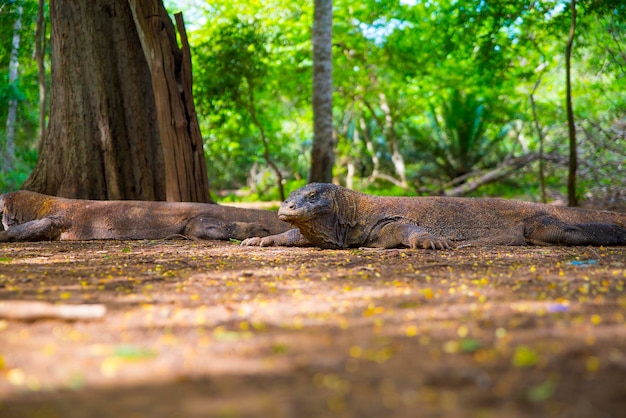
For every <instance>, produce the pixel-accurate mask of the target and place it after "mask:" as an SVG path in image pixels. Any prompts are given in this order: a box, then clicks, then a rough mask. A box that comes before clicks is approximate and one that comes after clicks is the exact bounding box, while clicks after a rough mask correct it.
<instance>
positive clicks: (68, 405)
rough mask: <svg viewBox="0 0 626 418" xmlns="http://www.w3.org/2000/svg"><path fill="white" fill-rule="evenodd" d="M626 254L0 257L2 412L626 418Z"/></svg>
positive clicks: (115, 252) (195, 248) (49, 248)
mask: <svg viewBox="0 0 626 418" xmlns="http://www.w3.org/2000/svg"><path fill="white" fill-rule="evenodd" d="M625 263H626V248H623V247H622V248H587V247H572V248H561V247H558V248H556V247H555V248H547V247H497V248H464V249H458V250H454V251H430V250H375V249H358V250H347V251H329V250H325V251H321V250H317V249H292V248H241V247H239V246H237V245H236V244H234V243H223V242H200V243H198V242H192V241H157V242H149V241H133V242H113V241H109V242H104V241H95V242H57V243H18V244H0V300H43V301H50V302H55V303H59V304H79V303H102V304H105V305H106V307H107V313H106V315H105V317H104V318H103V319H102V320H94V321H87V320H82V321H73V322H72V321H64V320H59V319H47V320H36V321H30V322H27V321H18V320H13V319H0V417H17V418H19V417H133V418H139V417H151V418H152V417H156V418H159V417H200V416H214V417H279V418H281V417H298V418H299V417H321V416H337V417H372V418H374V417H375V418H379V417H447V416H453V417H543V416H545V417H618V416H624V415H622V414H623V413H624V412H625V411H626V326H625V321H626V319H625V317H626V293H625V292H624V282H625V281H626V264H625Z"/></svg>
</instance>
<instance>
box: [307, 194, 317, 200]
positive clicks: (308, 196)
mask: <svg viewBox="0 0 626 418" xmlns="http://www.w3.org/2000/svg"><path fill="white" fill-rule="evenodd" d="M306 197H307V198H308V199H309V200H310V201H313V200H315V198H316V197H317V192H310V193H309V194H308V195H307V196H306Z"/></svg>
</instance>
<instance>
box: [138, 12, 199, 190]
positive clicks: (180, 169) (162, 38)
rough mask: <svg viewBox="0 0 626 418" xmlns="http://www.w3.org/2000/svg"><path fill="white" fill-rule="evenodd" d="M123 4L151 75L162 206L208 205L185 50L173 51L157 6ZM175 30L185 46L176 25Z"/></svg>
mask: <svg viewBox="0 0 626 418" xmlns="http://www.w3.org/2000/svg"><path fill="white" fill-rule="evenodd" d="M129 4H130V8H131V11H132V14H133V19H134V21H135V26H136V28H137V33H138V35H139V39H140V41H141V45H142V48H143V51H144V54H145V56H146V59H147V61H148V66H149V67H150V73H151V75H152V89H153V92H154V97H155V103H156V110H157V123H158V127H159V135H160V137H161V142H162V144H163V155H164V158H165V178H166V187H165V190H166V195H167V200H168V201H188V202H209V201H211V197H210V195H209V184H208V177H207V175H206V161H205V157H204V148H203V142H202V137H201V135H200V128H199V126H198V120H197V118H196V114H195V109H194V108H193V97H192V96H191V80H190V77H191V70H190V67H191V64H190V62H191V61H190V57H189V50H188V49H187V50H181V49H180V48H179V47H178V43H177V40H176V31H175V29H174V25H173V24H172V21H171V20H170V18H169V16H168V15H167V11H166V10H165V8H164V7H163V4H162V2H160V1H152V2H147V1H140V0H129ZM177 19H178V18H177ZM178 29H179V33H180V34H181V38H182V39H183V42H184V44H186V42H185V40H186V35H185V32H184V26H182V20H180V21H179V27H178Z"/></svg>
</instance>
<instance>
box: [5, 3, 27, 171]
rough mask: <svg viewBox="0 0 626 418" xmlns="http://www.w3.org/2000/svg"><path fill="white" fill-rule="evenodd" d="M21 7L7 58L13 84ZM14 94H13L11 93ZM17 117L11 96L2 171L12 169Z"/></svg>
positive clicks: (18, 50) (16, 73)
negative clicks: (9, 56)
mask: <svg viewBox="0 0 626 418" xmlns="http://www.w3.org/2000/svg"><path fill="white" fill-rule="evenodd" d="M23 10H24V9H23V7H22V6H21V5H20V6H18V7H17V19H16V20H15V25H13V40H12V42H11V58H10V60H9V85H11V86H12V85H14V84H15V82H16V81H17V75H18V69H19V64H20V63H19V60H18V54H19V52H20V31H21V30H22V12H23ZM13 96H14V95H13ZM16 119H17V98H15V97H13V98H11V99H10V100H9V109H8V112H7V130H6V132H7V133H6V142H5V147H4V150H2V151H3V154H4V155H3V161H2V171H4V172H5V173H8V172H10V171H11V170H12V169H13V159H14V157H15V120H16Z"/></svg>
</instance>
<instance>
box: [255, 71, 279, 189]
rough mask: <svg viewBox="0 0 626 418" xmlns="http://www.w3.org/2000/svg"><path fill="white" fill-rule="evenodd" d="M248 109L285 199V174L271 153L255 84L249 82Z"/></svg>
mask: <svg viewBox="0 0 626 418" xmlns="http://www.w3.org/2000/svg"><path fill="white" fill-rule="evenodd" d="M246 107H247V108H248V111H249V112H250V117H252V123H254V125H255V126H256V127H257V129H258V130H259V134H260V135H261V141H262V143H263V158H264V159H265V162H266V163H267V165H269V166H270V168H271V169H272V170H273V171H274V173H275V174H276V182H277V186H278V193H279V194H280V200H281V201H283V200H285V187H284V185H283V174H282V173H281V172H280V169H279V168H278V166H277V165H276V163H275V162H274V161H273V160H272V156H271V154H270V144H269V141H268V140H267V136H266V135H265V129H264V128H263V125H262V124H261V121H260V120H259V118H258V117H257V114H256V102H255V100H254V86H253V85H252V84H251V83H250V82H248V104H247V106H246Z"/></svg>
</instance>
